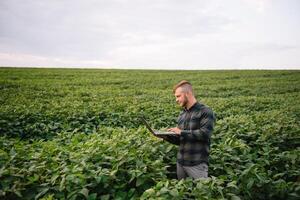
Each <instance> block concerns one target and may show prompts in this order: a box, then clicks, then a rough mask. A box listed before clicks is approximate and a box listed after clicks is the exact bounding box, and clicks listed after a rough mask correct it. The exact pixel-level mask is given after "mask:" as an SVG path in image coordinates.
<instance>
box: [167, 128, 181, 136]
mask: <svg viewBox="0 0 300 200" xmlns="http://www.w3.org/2000/svg"><path fill="white" fill-rule="evenodd" d="M168 131H171V132H174V133H176V134H177V135H180V134H181V130H180V129H179V128H178V127H175V128H169V129H168Z"/></svg>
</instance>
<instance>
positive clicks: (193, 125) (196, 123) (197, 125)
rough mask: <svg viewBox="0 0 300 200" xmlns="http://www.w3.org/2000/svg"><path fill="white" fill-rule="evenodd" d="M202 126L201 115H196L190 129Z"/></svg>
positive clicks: (192, 118)
mask: <svg viewBox="0 0 300 200" xmlns="http://www.w3.org/2000/svg"><path fill="white" fill-rule="evenodd" d="M199 128H200V115H194V116H192V117H191V120H190V129H191V130H195V129H199Z"/></svg>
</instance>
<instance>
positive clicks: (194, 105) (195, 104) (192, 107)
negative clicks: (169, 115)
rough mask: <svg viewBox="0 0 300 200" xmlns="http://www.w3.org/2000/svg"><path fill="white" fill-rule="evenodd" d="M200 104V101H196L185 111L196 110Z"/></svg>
mask: <svg viewBox="0 0 300 200" xmlns="http://www.w3.org/2000/svg"><path fill="white" fill-rule="evenodd" d="M199 105H200V103H199V102H198V101H196V102H195V103H194V104H193V105H192V106H191V107H190V109H187V108H184V110H185V111H191V110H194V109H195V108H196V107H198V106H199Z"/></svg>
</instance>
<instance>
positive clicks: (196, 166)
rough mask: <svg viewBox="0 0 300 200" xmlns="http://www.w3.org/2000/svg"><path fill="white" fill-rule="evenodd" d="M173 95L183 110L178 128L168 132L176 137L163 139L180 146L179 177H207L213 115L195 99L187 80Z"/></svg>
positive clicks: (180, 83) (177, 86)
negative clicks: (173, 133)
mask: <svg viewBox="0 0 300 200" xmlns="http://www.w3.org/2000/svg"><path fill="white" fill-rule="evenodd" d="M173 92H174V95H175V97H176V102H177V103H178V104H179V105H180V106H181V107H183V108H184V109H183V111H182V112H181V113H180V115H179V117H178V121H177V122H178V126H177V127H174V128H170V129H168V131H172V132H175V133H176V135H170V136H164V137H163V139H164V140H166V141H168V142H170V143H172V144H176V145H179V151H178V153H177V177H178V179H179V180H180V179H184V178H187V177H191V178H193V179H198V178H207V177H208V157H209V149H210V137H211V134H212V131H213V127H214V122H215V116H214V113H213V111H212V110H211V109H210V108H209V107H207V106H205V105H204V104H202V103H200V102H198V101H197V100H196V98H195V95H194V92H193V88H192V85H191V83H189V82H188V81H185V80H183V81H181V82H179V83H178V84H177V85H175V86H174V89H173Z"/></svg>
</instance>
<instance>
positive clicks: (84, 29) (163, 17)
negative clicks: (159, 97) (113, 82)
mask: <svg viewBox="0 0 300 200" xmlns="http://www.w3.org/2000/svg"><path fill="white" fill-rule="evenodd" d="M276 2H277V4H276V5H277V7H276V6H275V7H276V8H277V9H276V10H271V8H272V6H273V7H274V5H275V4H274V5H273V4H272V6H270V5H271V1H267V0H254V1H250V0H243V1H235V0H231V1H227V2H226V3H224V2H223V1H221V0H189V1H181V0H152V1H149V0H135V1H134V0H130V1H129V0H110V1H108V0H100V1H99V0H91V1H79V0H73V1H71V0H68V1H58V0H57V1H34V0H28V1H26V3H22V4H21V3H20V2H19V1H17V0H3V1H1V2H0V27H1V31H0V53H1V55H2V56H1V57H0V65H4V64H5V65H22V66H24V65H25V66H26V65H36V66H42V65H48V66H49V65H60V66H65V65H70V66H79V65H82V66H111V67H114V66H118V67H130V66H133V67H138V66H141V67H144V66H146V67H151V66H152V67H156V66H159V67H166V68H171V67H176V68H180V67H182V68H183V67H192V68H194V67H204V68H205V67H208V66H215V67H218V68H219V67H222V66H223V67H226V66H235V65H241V64H244V63H245V62H244V60H250V58H251V56H254V57H255V56H256V55H257V52H260V53H261V54H264V53H266V54H268V55H270V54H272V55H274V56H276V55H281V56H283V55H284V56H285V57H289V54H288V53H282V52H283V51H284V52H290V53H291V52H292V53H291V54H290V60H292V61H290V62H289V63H291V62H293V63H295V64H297V63H299V62H298V61H299V60H298V59H297V57H296V56H295V53H294V51H295V49H294V50H292V49H288V47H292V46H296V47H297V46H299V45H300V41H299V39H297V38H298V37H297V35H298V34H297V33H299V28H296V27H295V24H297V23H296V20H295V19H296V18H297V17H298V15H296V14H295V15H296V16H292V18H291V16H289V15H287V11H286V10H284V9H281V4H279V3H278V2H279V1H276ZM293 5H295V3H294V4H293ZM286 9H287V8H286ZM262 13H263V16H262ZM279 14H280V15H279ZM290 19H293V20H295V22H294V21H290ZM274 20H276V23H274ZM287 22H288V23H287ZM281 27H284V28H281ZM279 30H280V31H279ZM291 34H292V35H291ZM249 45H250V46H249ZM272 45H273V46H272ZM276 45H277V46H276ZM284 46H286V49H280V47H281V48H284ZM255 48H257V49H256V50H257V51H255ZM272 49H273V50H272ZM271 51H273V52H272V53H270V52H271ZM268 52H269V53H268ZM239 56H241V58H238V57H239ZM267 57H268V56H266V58H267ZM298 57H299V56H298ZM246 58H247V59H246ZM248 58H249V59H248ZM242 59H243V60H242ZM268 59H270V58H269V57H268ZM283 60H288V59H283ZM260 62H261V64H263V63H268V62H267V61H265V60H263V59H262V58H260ZM30 63H32V64H30ZM251 63H253V62H251Z"/></svg>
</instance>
